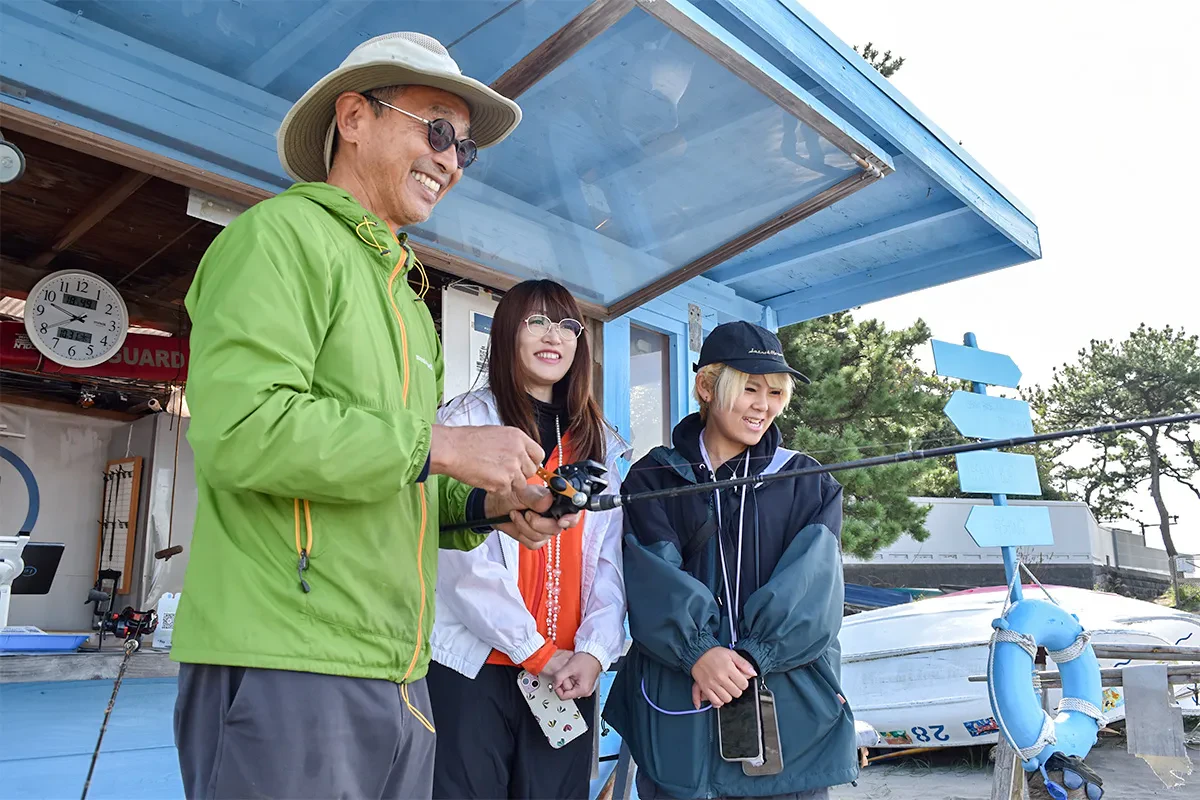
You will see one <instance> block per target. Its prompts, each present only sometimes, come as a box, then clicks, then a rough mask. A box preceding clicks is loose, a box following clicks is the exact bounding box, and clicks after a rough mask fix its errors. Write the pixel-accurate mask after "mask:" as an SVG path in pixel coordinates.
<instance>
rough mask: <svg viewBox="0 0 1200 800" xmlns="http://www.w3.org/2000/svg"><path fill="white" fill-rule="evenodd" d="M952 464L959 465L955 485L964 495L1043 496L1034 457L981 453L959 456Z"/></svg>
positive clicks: (988, 451)
mask: <svg viewBox="0 0 1200 800" xmlns="http://www.w3.org/2000/svg"><path fill="white" fill-rule="evenodd" d="M954 460H955V462H957V464H958V485H959V487H960V488H961V489H962V490H963V491H964V492H971V493H976V492H978V493H980V494H1023V495H1032V496H1037V495H1040V494H1041V493H1042V485H1041V482H1040V481H1039V480H1038V473H1037V462H1036V461H1034V459H1033V456H1027V455H1024V454H1022V453H998V452H995V451H991V450H981V451H979V452H977V453H959V454H958V455H956V456H955V457H954Z"/></svg>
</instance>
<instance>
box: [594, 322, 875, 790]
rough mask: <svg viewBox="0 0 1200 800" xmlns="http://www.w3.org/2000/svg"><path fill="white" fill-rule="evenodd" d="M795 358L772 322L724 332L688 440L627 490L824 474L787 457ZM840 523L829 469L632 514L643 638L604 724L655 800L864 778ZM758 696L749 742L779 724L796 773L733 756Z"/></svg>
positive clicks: (683, 433) (628, 578)
mask: <svg viewBox="0 0 1200 800" xmlns="http://www.w3.org/2000/svg"><path fill="white" fill-rule="evenodd" d="M782 351H783V347H782V346H781V345H780V343H779V339H778V338H777V337H776V336H775V335H774V334H773V333H771V332H770V331H768V330H766V329H764V328H761V327H759V326H757V325H751V324H749V323H745V322H734V323H727V324H724V325H720V326H718V327H717V328H716V329H715V330H713V332H712V333H711V334H710V335H709V336H708V338H707V339H706V340H705V342H704V346H703V348H702V350H701V352H700V361H699V363H698V365H697V368H698V374H697V375H696V381H695V392H696V397H697V399H698V400H699V402H700V413H699V414H693V415H691V416H689V417H687V418H686V419H684V420H683V421H682V422H681V423H679V425H678V426H677V427H676V428H675V431H674V433H673V435H672V440H673V447H659V448H656V449H655V450H652V451H651V452H650V453H648V454H647V455H646V456H645V457H643V458H642V459H641V460H640V461H638V462H637V463H636V464H634V466H633V468H632V469H631V470H630V472H629V474H628V475H627V476H626V479H625V484H624V488H623V489H622V492H623V493H629V494H636V493H639V492H644V491H648V490H653V489H663V488H668V487H677V486H686V485H688V484H702V483H708V482H712V481H713V480H724V479H726V478H733V477H742V476H752V475H760V476H761V475H765V474H768V473H775V472H781V471H784V470H792V469H799V468H802V467H806V466H810V465H815V464H816V462H815V461H814V460H813V459H812V458H809V457H808V456H806V455H803V454H801V453H796V452H793V451H790V450H786V449H784V448H783V447H782V446H781V441H780V439H781V435H780V432H779V429H778V428H777V427H776V426H775V424H774V420H775V418H776V417H777V416H778V415H779V413H780V412H781V411H782V410H783V409H784V408H785V407H786V406H787V404H788V401H789V400H790V398H791V393H792V386H793V383H794V381H795V380H801V381H803V382H805V383H807V382H808V379H807V378H805V377H804V376H803V375H801V374H800V373H799V372H797V371H796V370H794V369H792V368H791V367H789V366H788V364H787V362H786V361H785V360H784V356H783V352H782ZM841 524H842V487H841V486H840V485H839V484H838V483H837V481H835V480H834V479H833V478H832V477H831V476H829V475H811V476H806V477H800V478H795V479H791V480H778V481H774V482H770V483H765V484H753V485H749V486H744V487H737V488H732V489H725V490H721V491H719V492H718V491H713V492H709V493H697V494H690V495H687V496H685V497H677V498H672V499H668V500H662V501H646V502H641V503H630V504H629V505H627V506H626V507H625V550H624V564H625V585H626V593H627V597H628V604H629V629H630V633H631V634H632V636H633V642H634V644H633V647H632V648H631V650H630V652H629V654H628V657H627V658H626V660H625V662H624V664H623V665H622V667H621V668H620V671H619V672H618V674H617V678H616V681H615V682H614V684H613V688H612V693H611V695H610V697H609V701H608V704H607V706H606V708H605V718H606V719H607V720H608V722H609V724H610V725H612V727H613V728H614V729H615V730H616V731H617V732H618V733H619V734H620V735H621V737H622V739H624V740H625V741H626V742H627V743H628V744H629V747H630V750H631V752H632V755H633V760H634V762H635V763H636V764H637V765H638V773H637V780H638V785H637V786H638V795H639V796H640V797H641V798H643V800H653V799H654V798H700V797H704V798H733V797H737V798H743V797H773V798H783V797H786V798H826V797H828V796H829V795H828V788H827V787H829V786H834V785H838V784H843V783H849V782H850V781H852V780H854V779H855V778H856V777H857V775H858V759H857V753H856V747H855V745H856V742H855V731H854V718H853V715H852V714H851V712H850V707H849V705H848V704H847V703H846V702H845V699H844V698H843V696H842V694H841V689H840V682H839V673H840V651H839V648H838V642H837V636H838V630H839V629H840V627H841V621H842V601H843V599H844V594H845V593H844V588H843V584H842V564H841V546H840V532H841ZM747 703H751V704H756V705H757V706H758V709H759V710H758V712H756V714H757V715H758V716H760V717H761V718H762V719H766V720H768V724H767V725H762V724H756V727H757V728H758V729H757V731H754V733H753V734H749V737H750V740H751V741H753V739H754V735H755V734H757V735H761V736H762V738H763V740H764V741H767V742H768V743H770V742H771V740H772V738H773V737H772V733H773V731H774V729H775V728H777V729H778V732H779V736H778V739H777V740H776V741H777V742H778V747H774V748H773V750H774V753H776V754H778V753H781V754H782V759H781V760H782V763H781V764H779V763H778V761H779V759H778V758H775V759H768V762H769V763H765V764H763V765H761V766H755V765H753V764H746V763H745V762H740V761H728V760H725V757H723V750H722V747H723V745H722V739H723V738H724V737H723V736H722V735H721V729H720V726H719V723H718V713H722V714H724V715H725V718H726V720H728V719H729V718H730V717H731V715H732V714H733V713H743V712H745V711H746V709H747V706H746V704H747ZM772 708H773V709H774V714H772V713H771V710H772ZM717 709H724V711H723V712H718V711H717ZM754 718H755V715H752V716H751V720H753V719H754ZM743 719H744V718H743ZM774 720H777V722H778V724H777V726H776V725H771V724H769V723H770V722H772V721H774ZM744 743H745V742H743V744H744ZM724 755H736V753H735V754H730V753H729V752H728V751H724Z"/></svg>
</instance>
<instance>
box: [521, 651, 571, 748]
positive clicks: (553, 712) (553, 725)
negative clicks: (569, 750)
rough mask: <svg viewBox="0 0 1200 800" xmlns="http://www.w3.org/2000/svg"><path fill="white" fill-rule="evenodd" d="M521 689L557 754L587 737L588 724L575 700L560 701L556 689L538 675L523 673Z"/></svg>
mask: <svg viewBox="0 0 1200 800" xmlns="http://www.w3.org/2000/svg"><path fill="white" fill-rule="evenodd" d="M517 687H518V688H519V689H520V690H521V694H522V695H524V696H525V702H527V703H529V710H530V711H532V712H533V716H534V718H535V719H536V720H537V721H538V725H540V726H541V728H542V733H543V734H545V736H546V741H548V742H550V746H551V747H553V748H554V749H555V750H557V749H558V748H560V747H562V746H563V745H565V744H567V743H568V742H572V741H574V740H575V739H577V738H579V737H580V736H582V735H583V734H585V733H587V730H588V726H587V721H586V720H584V718H583V715H582V714H580V713H579V708H578V707H577V706H576V705H575V701H574V700H560V699H559V697H558V695H557V694H555V693H554V689H553V688H552V687H551V686H550V684H549V683H548V682H546V681H543V680H542V679H541V677H539V676H537V675H530V674H529V673H528V672H526V671H525V670H521V672H520V674H519V675H518V676H517Z"/></svg>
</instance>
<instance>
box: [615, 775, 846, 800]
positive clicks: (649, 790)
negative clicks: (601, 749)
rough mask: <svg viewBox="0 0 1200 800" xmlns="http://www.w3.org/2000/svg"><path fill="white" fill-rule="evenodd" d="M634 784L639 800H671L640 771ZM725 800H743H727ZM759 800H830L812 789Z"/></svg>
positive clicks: (826, 794)
mask: <svg viewBox="0 0 1200 800" xmlns="http://www.w3.org/2000/svg"><path fill="white" fill-rule="evenodd" d="M634 782H636V783H637V793H638V798H639V800H671V798H670V796H669V795H665V794H663V793H662V790H661V789H659V788H658V786H657V785H656V784H655V783H654V782H653V781H651V780H650V779H649V778H647V777H645V776H644V775H643V774H642V773H641V771H640V770H639V771H638V773H637V777H635V778H634ZM725 800H742V798H725ZM758 800H829V790H828V789H812V790H810V791H807V792H800V793H798V794H780V795H775V796H774V797H763V798H759V799H758Z"/></svg>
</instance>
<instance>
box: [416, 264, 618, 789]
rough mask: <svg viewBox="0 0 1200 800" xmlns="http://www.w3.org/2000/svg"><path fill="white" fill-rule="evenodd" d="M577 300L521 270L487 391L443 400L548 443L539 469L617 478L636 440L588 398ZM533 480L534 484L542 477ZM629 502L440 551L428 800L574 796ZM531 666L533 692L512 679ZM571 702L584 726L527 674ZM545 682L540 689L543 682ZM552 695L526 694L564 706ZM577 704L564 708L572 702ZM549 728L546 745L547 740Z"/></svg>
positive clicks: (460, 421)
mask: <svg viewBox="0 0 1200 800" xmlns="http://www.w3.org/2000/svg"><path fill="white" fill-rule="evenodd" d="M580 319H581V314H580V312H579V307H578V305H577V304H576V303H575V300H574V298H572V297H571V295H570V293H569V292H568V291H567V290H566V289H565V288H564V287H562V286H561V285H559V284H557V283H555V282H553V281H546V280H542V281H526V282H524V283H521V284H518V285H517V286H515V287H513V288H512V290H510V291H509V292H508V293H507V294H506V295H505V296H504V298H503V299H502V300H501V301H500V304H499V306H498V307H497V309H496V313H495V317H494V318H493V320H492V332H491V345H490V352H489V356H488V382H489V385H488V386H487V387H486V388H483V389H479V390H476V391H472V392H468V393H466V394H464V395H461V396H459V397H457V398H455V399H453V400H451V401H450V402H448V403H447V404H446V405H445V407H444V408H443V409H442V410H441V411H440V412H439V415H438V419H439V422H440V423H441V424H443V425H508V426H511V427H515V428H519V429H521V430H522V431H524V432H526V433H527V434H528V435H529V436H531V437H532V438H533V439H534V440H535V441H538V442H540V443H541V445H542V449H543V451H544V452H545V453H546V461H545V463H544V465H543V466H545V467H546V468H547V469H549V470H554V469H556V468H558V467H560V466H562V465H563V464H570V463H572V462H577V461H583V460H585V459H591V460H593V461H597V462H599V463H602V464H604V465H605V466H606V467H607V475H606V476H605V478H606V480H607V481H608V488H607V489H606V490H605V491H606V492H614V491H619V482H620V476H619V474H618V472H617V469H616V459H617V458H618V457H628V454H629V446H628V445H627V444H626V443H625V442H623V441H622V440H621V439H620V437H618V436H617V435H616V434H615V433H614V432H613V431H612V429H611V428H610V427H609V426H608V425H607V424H606V422H605V420H604V418H603V416H602V415H601V412H600V408H599V406H598V405H597V403H596V401H595V400H594V399H593V397H592V386H591V376H592V358H591V353H590V348H589V346H588V337H587V332H586V331H585V329H584V327H583V325H582V323H581V322H580V321H579V320H580ZM537 480H539V479H538V478H532V479H531V481H537ZM621 528H622V515H621V512H620V511H609V512H605V513H603V514H599V513H598V514H591V513H588V512H584V513H583V515H582V519H581V521H580V523H579V524H578V525H577V526H576V527H575V528H572V529H569V530H567V531H564V532H563V533H561V534H560V535H559V536H557V537H556V538H555V539H553V540H552V541H550V542H549V543H548V544H546V545H545V546H544V547H542V548H541V549H539V550H536V551H534V550H528V549H525V548H522V547H520V546H519V545H517V543H516V542H515V541H514V540H512V539H511V538H509V537H506V536H498V535H496V534H495V533H493V534H492V535H491V536H490V537H488V539H487V541H486V542H485V543H484V544H483V545H481V546H480V547H477V548H475V549H474V550H471V551H469V552H461V551H455V552H452V551H449V550H442V551H440V555H439V559H440V561H439V568H438V584H437V593H436V603H437V606H436V615H435V623H434V629H433V636H432V643H431V644H432V648H433V653H432V658H433V661H432V662H431V663H430V666H429V680H428V682H429V693H430V700H431V703H432V706H433V713H434V720H435V722H434V724H435V725H436V726H437V757H436V759H435V761H434V780H433V797H435V798H489V799H492V798H505V797H508V798H581V800H586V798H587V796H588V787H589V784H590V778H591V763H592V746H593V741H594V736H595V735H596V731H595V724H594V720H595V714H594V711H595V698H594V696H593V695H594V692H595V690H596V686H597V681H598V679H599V676H600V673H601V672H602V671H604V670H607V669H608V667H609V665H610V664H611V663H612V662H613V661H614V660H615V659H616V658H617V657H618V656H619V655H620V654H621V651H622V649H623V647H624V644H625V628H624V617H625V589H624V583H623V580H622V567H621ZM522 679H524V680H525V681H526V686H525V690H524V691H523V689H522V687H521V686H520V685H519V684H518V682H519V681H521V680H522ZM533 680H537V681H539V682H544V684H545V686H547V687H551V688H552V690H553V693H554V695H556V696H557V698H558V699H560V700H564V701H565V700H572V701H574V703H575V705H576V706H577V710H578V712H579V717H580V720H581V721H582V723H583V725H584V726H586V729H587V733H586V735H579V736H577V737H576V738H571V739H570V740H569V741H566V742H565V743H561V740H562V739H564V738H568V737H567V736H566V735H565V734H564V733H563V729H564V726H567V725H570V726H572V727H574V728H575V731H574V733H578V731H579V730H581V729H582V728H581V726H580V725H579V724H578V723H574V724H573V725H572V722H571V721H562V720H554V722H555V727H546V726H549V721H543V720H539V719H538V718H537V717H535V715H534V711H533V709H532V708H531V701H530V698H529V696H528V695H530V694H536V693H535V692H534V691H533V690H532V689H531V688H530V686H531V684H530V682H531V681H533ZM543 691H545V689H543ZM549 701H553V698H552V697H551V696H550V695H548V694H547V695H537V700H536V701H534V702H533V705H540V704H545V705H547V706H550V705H553V706H554V707H555V708H547V709H546V712H549V715H548V714H547V713H542V714H539V716H543V717H546V718H547V720H549V719H550V717H552V716H553V712H554V711H556V710H557V708H558V707H561V708H568V709H569V705H567V704H564V703H558V702H549ZM567 715H568V716H570V712H567ZM551 736H552V737H553V738H554V741H553V743H552V742H551V738H550V737H551Z"/></svg>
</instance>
